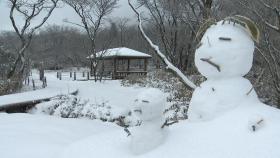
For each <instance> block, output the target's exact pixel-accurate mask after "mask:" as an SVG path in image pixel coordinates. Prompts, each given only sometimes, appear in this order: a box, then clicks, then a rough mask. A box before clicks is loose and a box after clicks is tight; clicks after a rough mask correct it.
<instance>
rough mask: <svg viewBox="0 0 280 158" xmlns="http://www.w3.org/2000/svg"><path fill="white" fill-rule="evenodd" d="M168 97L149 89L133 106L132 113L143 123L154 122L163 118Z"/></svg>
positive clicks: (140, 94)
mask: <svg viewBox="0 0 280 158" xmlns="http://www.w3.org/2000/svg"><path fill="white" fill-rule="evenodd" d="M165 102H166V95H165V94H164V93H163V92H161V91H160V90H158V89H155V88H149V89H146V90H143V91H142V92H140V93H139V94H138V95H137V96H136V98H135V100H134V104H133V106H132V112H133V113H134V114H135V115H136V116H138V117H139V118H140V119H141V120H143V121H152V120H156V119H159V118H161V117H162V116H163V110H164V108H165Z"/></svg>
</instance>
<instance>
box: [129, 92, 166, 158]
mask: <svg viewBox="0 0 280 158" xmlns="http://www.w3.org/2000/svg"><path fill="white" fill-rule="evenodd" d="M165 103H166V96H165V94H164V93H163V92H161V91H160V90H158V89H154V88H149V89H147V90H144V91H142V92H141V93H140V94H139V95H138V96H137V97H136V99H135V103H134V105H133V107H132V112H133V114H134V115H136V117H138V119H139V120H141V121H142V123H141V125H140V126H136V127H134V128H132V129H131V151H132V152H133V153H134V154H136V155H139V154H143V153H146V152H148V151H150V150H152V149H154V148H156V147H157V146H159V145H160V144H161V143H162V142H163V141H164V138H165V131H164V129H162V128H161V126H162V124H163V122H164V117H163V111H164V108H165Z"/></svg>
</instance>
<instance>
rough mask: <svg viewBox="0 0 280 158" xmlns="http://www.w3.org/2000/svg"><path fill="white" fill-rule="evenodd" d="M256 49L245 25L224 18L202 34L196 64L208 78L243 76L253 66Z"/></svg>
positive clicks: (196, 54)
mask: <svg viewBox="0 0 280 158" xmlns="http://www.w3.org/2000/svg"><path fill="white" fill-rule="evenodd" d="M257 31H258V30H257ZM254 48H255V46H254V41H253V39H252V36H251V34H250V33H249V32H248V29H246V27H244V26H242V25H241V24H238V23H236V22H234V21H231V20H227V21H224V20H223V21H220V22H218V23H216V24H214V25H212V26H210V28H208V29H207V31H206V32H205V34H204V35H203V37H202V39H201V41H200V44H199V45H198V48H197V50H196V53H195V65H196V67H197V68H198V71H199V72H200V73H201V74H202V75H203V76H205V77H206V78H208V79H211V78H227V77H237V76H244V75H246V74H247V73H248V72H249V71H250V69H251V67H252V63H253V52H254Z"/></svg>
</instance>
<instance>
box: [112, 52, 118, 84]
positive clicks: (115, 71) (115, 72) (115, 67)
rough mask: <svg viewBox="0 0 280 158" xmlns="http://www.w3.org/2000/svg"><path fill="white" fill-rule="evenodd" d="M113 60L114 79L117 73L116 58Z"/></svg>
mask: <svg viewBox="0 0 280 158" xmlns="http://www.w3.org/2000/svg"><path fill="white" fill-rule="evenodd" d="M113 62H114V64H113V65H114V71H113V76H112V79H116V75H117V58H116V57H115V58H114V59H113Z"/></svg>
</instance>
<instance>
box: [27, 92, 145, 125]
mask: <svg viewBox="0 0 280 158" xmlns="http://www.w3.org/2000/svg"><path fill="white" fill-rule="evenodd" d="M113 111H114V109H112V107H111V106H110V105H109V104H108V102H101V103H94V104H92V103H89V102H88V101H87V100H81V99H79V98H78V97H77V96H74V95H61V96H57V97H55V98H53V99H51V100H50V101H48V102H44V103H40V104H38V105H36V106H35V107H34V108H33V109H31V110H30V111H29V112H30V113H43V114H48V115H55V116H59V117H63V118H88V119H92V120H93V119H99V120H102V121H106V122H114V123H116V124H118V125H120V126H122V127H129V126H136V125H139V124H140V121H139V120H137V118H136V117H134V116H133V115H132V113H131V112H130V111H125V112H122V113H115V112H113Z"/></svg>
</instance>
